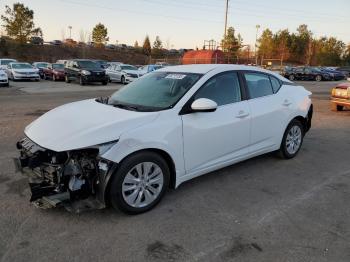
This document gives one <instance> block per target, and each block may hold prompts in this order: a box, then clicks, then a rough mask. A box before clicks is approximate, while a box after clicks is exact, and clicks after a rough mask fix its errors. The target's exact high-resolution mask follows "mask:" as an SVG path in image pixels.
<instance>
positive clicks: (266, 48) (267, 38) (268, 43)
mask: <svg viewBox="0 0 350 262" xmlns="http://www.w3.org/2000/svg"><path fill="white" fill-rule="evenodd" d="M258 43H259V51H258V55H259V56H261V57H263V58H273V54H274V38H273V34H272V31H271V30H270V29H265V30H264V31H263V32H262V34H261V37H260V38H259V40H258Z"/></svg>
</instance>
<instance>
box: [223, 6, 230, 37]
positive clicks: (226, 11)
mask: <svg viewBox="0 0 350 262" xmlns="http://www.w3.org/2000/svg"><path fill="white" fill-rule="evenodd" d="M228 1H229V0H226V10H225V32H224V37H225V38H226V32H227V13H228Z"/></svg>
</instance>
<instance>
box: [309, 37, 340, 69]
mask: <svg viewBox="0 0 350 262" xmlns="http://www.w3.org/2000/svg"><path fill="white" fill-rule="evenodd" d="M345 48H346V46H345V44H344V43H343V42H342V41H340V40H337V39H336V38H335V37H329V38H327V37H322V38H320V39H319V40H317V41H316V55H315V57H316V63H317V65H323V66H336V65H339V64H341V62H342V55H343V54H344V52H345Z"/></svg>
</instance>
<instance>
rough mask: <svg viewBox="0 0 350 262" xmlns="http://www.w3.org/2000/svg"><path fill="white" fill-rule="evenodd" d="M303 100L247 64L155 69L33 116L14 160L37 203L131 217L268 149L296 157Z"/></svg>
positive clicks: (305, 115)
mask: <svg viewBox="0 0 350 262" xmlns="http://www.w3.org/2000/svg"><path fill="white" fill-rule="evenodd" d="M310 95H311V93H310V92H309V91H307V90H305V89H304V87H302V86H298V85H296V84H294V83H292V82H291V81H289V80H287V79H286V78H284V77H282V76H280V75H278V74H275V73H272V72H270V71H267V70H264V69H260V68H255V67H251V66H241V65H184V66H174V67H171V68H162V69H160V70H157V71H155V72H152V73H149V74H147V75H145V76H143V77H142V78H140V79H139V80H138V81H135V82H133V83H131V84H129V85H127V86H125V87H124V88H121V89H120V90H119V91H117V92H115V93H114V94H113V95H112V96H111V97H109V98H100V99H88V100H83V101H80V102H74V103H70V104H67V105H63V106H60V107H58V108H55V109H53V110H51V111H49V112H48V113H46V114H44V115H43V116H41V117H39V118H38V119H37V120H35V121H34V122H32V123H31V124H29V125H28V126H27V127H26V128H25V131H24V133H25V136H26V138H24V139H23V140H21V141H19V142H18V143H17V148H18V149H19V150H20V156H21V157H20V158H18V159H17V160H16V163H17V166H18V167H19V168H20V170H22V171H23V172H25V173H27V174H29V175H30V176H32V177H35V179H34V180H32V182H31V184H30V186H31V190H32V198H31V201H33V202H35V203H36V204H37V206H39V207H40V206H41V207H53V206H57V205H63V206H66V207H68V208H70V210H72V206H73V207H74V206H78V207H83V206H88V207H87V208H103V207H105V206H106V203H111V204H112V206H113V207H115V208H118V209H120V210H122V211H124V212H126V213H129V214H137V213H141V212H145V211H148V210H150V209H151V208H153V207H154V206H155V205H156V204H157V203H158V202H159V201H160V200H161V198H162V196H163V195H164V194H165V192H166V191H167V189H168V187H174V188H176V187H178V186H179V185H180V184H182V183H183V182H185V181H187V180H190V179H193V178H195V177H198V176H200V175H203V174H206V173H208V172H211V171H214V170H217V169H220V168H223V167H225V166H229V165H232V164H234V163H237V162H240V161H243V160H246V159H248V158H252V157H255V156H258V155H261V154H265V153H268V152H272V151H279V153H280V155H281V157H283V158H286V159H290V158H293V157H295V156H296V155H297V154H298V152H299V150H300V148H301V146H302V143H303V139H304V135H305V134H306V133H307V131H308V130H309V129H310V127H311V119H312V112H313V107H312V103H311V99H310ZM248 164H249V163H248ZM295 165H297V163H295ZM74 202H75V203H74ZM79 202H80V204H79ZM73 203H74V204H73ZM73 209H74V208H73Z"/></svg>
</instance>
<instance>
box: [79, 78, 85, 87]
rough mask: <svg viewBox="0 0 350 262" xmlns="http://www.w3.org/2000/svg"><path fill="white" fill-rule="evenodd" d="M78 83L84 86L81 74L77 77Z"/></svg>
mask: <svg viewBox="0 0 350 262" xmlns="http://www.w3.org/2000/svg"><path fill="white" fill-rule="evenodd" d="M79 84H80V85H81V86H84V85H85V82H84V79H83V77H82V76H80V77H79Z"/></svg>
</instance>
